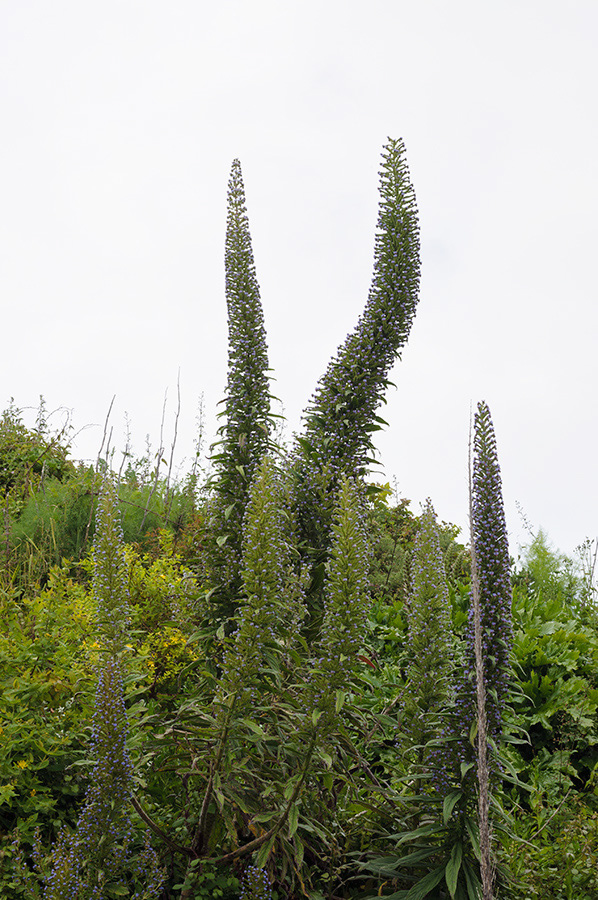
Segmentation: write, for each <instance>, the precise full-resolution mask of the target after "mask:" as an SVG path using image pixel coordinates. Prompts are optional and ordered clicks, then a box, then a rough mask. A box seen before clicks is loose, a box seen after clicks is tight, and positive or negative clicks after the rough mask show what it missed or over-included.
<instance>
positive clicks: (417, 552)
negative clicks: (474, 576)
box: [401, 500, 453, 763]
mask: <svg viewBox="0 0 598 900" xmlns="http://www.w3.org/2000/svg"><path fill="white" fill-rule="evenodd" d="M411 568H412V579H411V580H412V586H411V596H410V608H409V659H410V663H409V667H408V669H407V679H408V684H407V688H406V691H405V703H404V708H403V717H402V723H401V731H402V735H401V741H402V742H404V741H405V740H406V739H407V740H408V741H409V744H410V745H411V746H412V747H418V748H423V745H425V744H426V742H427V741H429V740H430V739H431V738H433V737H435V736H437V735H438V734H439V733H440V730H441V729H440V721H439V720H440V718H441V716H442V713H443V711H444V709H445V708H446V705H447V702H448V701H449V700H450V699H451V694H452V682H451V677H450V675H451V669H452V663H451V659H452V656H453V652H452V651H453V647H452V640H451V618H450V602H449V594H448V585H447V580H446V573H445V569H444V560H443V558H442V549H441V547H440V536H439V533H438V525H437V523H436V514H435V513H434V508H433V506H432V503H431V501H430V500H428V501H427V503H426V506H425V509H424V511H423V513H422V515H421V518H420V524H419V529H418V531H417V534H416V536H415V546H414V550H413V563H412V567H411ZM418 760H419V761H420V762H421V763H424V762H425V754H424V752H423V749H422V750H418Z"/></svg>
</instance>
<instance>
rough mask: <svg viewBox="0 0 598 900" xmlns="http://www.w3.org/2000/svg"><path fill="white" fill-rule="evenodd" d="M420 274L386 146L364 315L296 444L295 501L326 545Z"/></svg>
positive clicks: (365, 455) (361, 454)
mask: <svg viewBox="0 0 598 900" xmlns="http://www.w3.org/2000/svg"><path fill="white" fill-rule="evenodd" d="M419 278H420V259H419V225H418V215H417V207H416V202H415V193H414V190H413V187H412V185H411V182H410V180H409V171H408V169H407V163H406V161H405V147H404V145H403V142H402V141H401V140H391V139H389V141H388V143H387V144H386V146H385V147H384V152H383V154H382V169H381V173H380V204H379V212H378V231H377V234H376V241H375V248H374V273H373V278H372V285H371V288H370V292H369V297H368V300H367V304H366V307H365V310H364V312H363V315H362V316H361V318H360V319H359V321H358V323H357V326H356V328H355V330H354V331H353V332H352V334H350V335H349V336H348V337H347V338H346V340H345V342H344V344H343V345H342V346H341V347H340V348H339V350H338V351H337V353H336V356H335V357H334V358H333V359H332V360H331V362H330V363H329V365H328V368H327V370H326V372H325V374H324V375H323V376H322V378H321V379H320V382H319V384H318V386H317V388H316V391H315V393H314V395H313V397H312V400H311V403H310V406H309V407H308V409H307V411H306V416H305V418H306V428H305V431H304V435H303V437H301V438H299V440H298V446H297V449H296V470H297V479H298V500H299V507H300V513H301V517H302V520H303V521H302V525H303V530H304V533H305V537H306V539H307V540H308V542H309V543H311V545H312V546H317V545H318V543H320V542H321V541H322V540H323V541H324V543H325V542H326V535H327V533H328V532H329V526H330V520H331V512H332V504H333V502H334V501H333V497H334V494H335V491H336V488H337V486H338V479H339V476H340V474H341V473H346V474H348V475H361V474H363V473H364V472H365V471H366V469H367V467H368V464H369V461H370V460H369V455H370V453H371V450H372V439H371V436H372V432H373V431H376V430H378V429H379V428H380V423H382V424H385V423H384V421H383V420H382V419H380V418H379V417H378V416H377V415H376V410H377V408H378V406H379V405H380V403H381V402H382V400H383V397H384V392H385V390H386V388H387V386H388V375H389V373H390V369H391V368H392V365H393V363H394V362H395V361H396V359H397V357H398V355H399V351H400V348H401V347H402V346H403V345H404V344H405V343H406V341H407V338H408V336H409V331H410V329H411V323H412V321H413V318H414V316H415V310H416V305H417V300H418V292H419Z"/></svg>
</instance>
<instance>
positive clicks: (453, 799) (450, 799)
mask: <svg viewBox="0 0 598 900" xmlns="http://www.w3.org/2000/svg"><path fill="white" fill-rule="evenodd" d="M462 796H463V791H451V793H450V794H447V795H446V797H445V798H444V802H443V804H442V818H443V820H444V824H445V825H447V824H448V820H449V819H450V817H451V815H452V812H453V810H454V808H455V805H456V804H457V803H458V802H459V800H460V799H461V797H462Z"/></svg>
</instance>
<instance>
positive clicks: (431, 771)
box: [0, 141, 598, 900]
mask: <svg viewBox="0 0 598 900" xmlns="http://www.w3.org/2000/svg"><path fill="white" fill-rule="evenodd" d="M418 282H419V237H418V227H417V212H416V208H415V198H414V195H413V189H412V187H411V184H410V182H409V176H408V172H407V167H406V164H405V159H404V147H403V145H402V143H401V142H400V141H389V143H388V144H387V146H386V147H385V149H384V154H383V163H382V174H381V196H380V212H379V230H378V234H377V237H376V246H375V258H374V277H373V282H372V289H371V291H370V295H369V298H368V301H367V304H366V308H365V311H364V314H363V316H362V317H361V318H360V320H359V322H358V324H357V327H356V329H355V330H354V332H353V333H352V334H351V335H349V337H348V338H347V340H346V341H345V343H344V344H343V346H342V347H341V348H340V349H339V351H338V353H337V355H336V356H335V357H334V359H333V360H332V361H331V363H330V365H329V366H328V369H327V371H326V372H325V374H324V376H323V377H322V379H321V380H320V382H319V384H318V387H317V389H316V392H315V394H314V396H313V398H312V402H311V405H310V407H309V409H308V411H307V414H306V425H305V430H304V432H303V434H302V435H301V436H299V437H298V438H297V441H296V445H295V449H294V451H293V452H292V453H291V454H290V455H289V457H288V458H286V459H285V458H284V456H283V454H282V452H281V451H280V450H277V449H276V448H275V447H274V444H273V440H272V437H271V431H272V415H271V412H270V400H271V397H270V393H269V384H268V360H267V351H266V343H265V332H264V327H263V315H262V310H261V302H260V297H259V288H258V285H257V279H256V275H255V265H254V262H253V253H252V248H251V240H250V236H249V226H248V220H247V215H246V210H245V198H244V189H243V183H242V178H241V170H240V165H239V163H238V162H237V161H235V162H234V163H233V169H232V172H231V179H230V183H229V197H228V226H227V238H226V295H227V303H228V313H229V378H228V383H227V395H226V398H225V401H224V405H225V407H224V416H225V424H224V425H223V427H222V429H221V431H220V438H221V441H220V443H219V444H218V445H217V452H216V455H215V456H214V457H213V459H214V461H215V474H214V478H213V479H212V481H211V483H210V482H209V483H208V484H207V485H205V486H202V485H200V484H199V476H198V468H197V462H196V463H194V465H193V469H192V471H191V473H189V475H188V477H187V478H186V479H185V480H184V481H183V482H182V483H179V484H172V483H171V481H170V478H169V477H166V478H162V477H161V471H160V464H161V460H162V456H161V453H159V454H158V456H157V457H156V460H157V461H156V465H155V467H154V468H153V469H152V465H151V463H150V459H151V457H150V453H149V451H148V454H147V456H146V457H145V458H144V459H142V460H136V459H133V458H132V457H130V455H129V453H128V451H127V452H126V454H125V456H126V457H128V460H129V464H128V466H127V468H126V470H125V471H124V474H123V475H122V479H121V478H120V476H119V480H120V484H119V487H118V492H117V491H116V486H115V484H114V483H113V481H112V480H111V479H110V478H109V477H108V478H107V480H106V481H105V482H104V488H103V494H102V496H101V498H100V503H99V511H98V495H99V490H100V482H101V476H100V474H99V473H98V472H96V471H95V470H94V469H92V468H87V469H86V468H84V467H79V468H75V467H74V466H73V465H72V463H70V462H69V460H68V454H67V449H68V447H67V440H66V436H65V435H66V431H64V430H63V432H62V433H58V434H50V433H49V431H48V428H47V424H46V415H45V412H44V410H43V407H42V410H41V411H40V415H39V417H38V422H37V424H36V426H35V428H34V429H27V428H26V427H25V426H24V425H23V421H22V418H21V414H20V411H19V410H17V409H15V408H14V406H11V407H10V408H9V410H8V411H7V412H5V414H4V416H3V418H2V420H1V421H0V506H1V512H2V526H3V532H2V543H1V545H0V554H1V567H0V619H1V621H2V623H3V625H5V628H4V629H3V630H2V633H1V634H0V740H1V744H0V746H1V747H2V751H1V753H0V896H1V897H2V898H3V900H5V898H6V900H17V898H28V900H39V898H41V897H43V900H59V898H60V900H62V898H64V897H66V896H67V895H68V896H69V898H70V897H71V896H72V897H73V898H75V897H77V898H81V900H82V898H84V897H89V898H90V900H91V898H92V897H93V898H98V900H111V898H117V897H124V896H131V897H132V898H136V900H141V898H144V897H145V898H148V900H149V898H150V897H152V896H153V897H157V896H158V894H160V898H161V900H192V898H194V897H202V898H205V900H207V898H211V897H222V898H223V900H237V897H239V895H240V896H241V897H242V898H243V900H270V898H273V900H277V898H278V900H279V898H281V897H283V896H284V897H288V898H289V900H296V898H298V897H309V898H311V900H324V897H334V898H337V900H339V898H340V900H342V898H345V900H346V898H349V897H353V896H361V897H368V896H373V895H376V896H378V897H387V898H388V900H390V898H395V900H416V898H426V897H427V898H430V900H431V898H440V897H443V898H448V897H451V898H452V900H474V898H479V897H481V892H482V889H481V881H482V879H481V858H482V853H481V846H480V845H481V844H482V843H483V837H484V835H483V828H481V827H480V822H481V818H482V817H481V816H480V814H479V812H478V806H477V799H478V798H477V794H476V778H475V776H476V762H475V753H474V747H475V743H476V740H477V742H478V745H480V746H483V745H484V744H485V742H484V741H483V740H481V741H480V740H479V733H480V728H479V724H478V722H476V713H475V708H474V704H473V685H474V681H475V679H474V675H473V669H472V660H473V651H472V650H471V646H472V644H471V639H472V628H471V617H472V610H471V602H470V598H471V582H472V567H471V566H470V560H471V554H470V550H469V549H468V548H465V547H464V546H462V545H461V544H459V543H458V541H457V537H458V530H457V529H456V528H454V527H453V526H450V525H447V524H445V523H440V524H439V523H437V522H436V520H435V516H434V512H433V509H432V506H431V504H428V506H427V507H426V508H425V509H424V511H423V512H422V514H421V515H420V516H414V515H413V514H412V513H411V511H410V510H409V508H408V503H407V501H401V502H400V503H397V504H396V505H395V506H392V505H390V504H389V496H390V495H391V493H392V492H391V489H390V487H389V486H388V485H384V486H379V485H365V484H364V482H363V475H364V473H365V472H366V470H367V467H368V466H369V464H370V462H371V452H372V446H373V445H372V435H373V434H374V432H375V431H376V430H377V429H379V428H380V427H382V425H383V424H385V423H384V422H383V420H382V419H381V418H380V417H379V416H377V409H378V406H379V404H380V403H381V402H382V401H383V399H384V392H385V390H386V388H387V385H388V380H387V379H388V375H389V372H390V368H391V366H392V364H393V363H394V361H395V360H396V359H397V357H398V355H399V352H400V349H401V347H402V346H403V345H404V343H405V341H406V340H407V337H408V335H409V330H410V326H411V322H412V319H413V316H414V314H415V309H416V303H417V290H418ZM475 450H476V457H477V461H476V473H475V477H474V504H473V512H474V550H475V558H476V562H477V566H473V581H474V582H475V581H476V578H477V580H478V582H479V585H478V586H479V588H480V591H479V594H480V598H481V620H482V626H483V628H482V632H483V634H482V637H483V640H482V645H481V646H482V654H481V656H482V667H483V669H484V672H485V678H484V679H483V683H484V685H485V687H486V688H487V698H488V708H489V710H490V718H491V722H490V724H491V730H492V735H493V739H494V743H495V744H497V747H496V751H497V754H498V756H497V762H498V763H499V765H498V766H497V767H496V774H495V777H494V781H493V782H492V796H491V802H492V808H491V811H492V817H493V820H494V842H493V849H494V851H495V852H497V853H498V855H499V862H500V864H501V865H500V866H499V867H498V869H497V881H496V886H497V888H498V891H499V894H500V896H509V897H513V898H514V900H535V898H540V897H542V898H544V897H555V898H557V900H560V898H579V900H586V898H590V897H594V896H595V895H596V890H597V885H596V875H595V872H596V859H595V856H596V853H595V846H596V840H597V835H596V824H597V823H596V809H597V806H596V802H597V801H596V772H597V771H598V754H597V751H596V747H597V746H598V734H597V728H598V726H597V724H596V722H597V715H596V714H597V711H598V675H597V672H598V634H597V631H596V624H597V620H596V610H595V607H594V606H593V597H594V587H593V586H594V563H595V556H592V553H593V550H592V547H593V545H592V543H591V542H586V544H585V545H583V553H584V554H585V555H584V556H583V559H582V567H581V568H580V567H576V566H575V565H574V564H573V563H572V562H571V561H569V560H568V559H567V558H565V557H563V556H561V555H560V554H557V553H555V552H554V551H553V550H551V548H550V547H549V545H548V543H547V541H546V539H545V538H544V536H543V535H542V534H539V535H538V536H537V538H536V539H535V540H534V542H533V543H532V545H531V546H530V548H528V550H527V552H526V554H525V556H524V558H523V560H522V562H521V565H520V567H519V570H518V571H517V572H516V573H515V577H514V592H513V605H512V614H513V623H514V629H513V644H512V648H513V650H512V656H511V652H510V648H511V632H510V625H509V622H510V613H511V602H510V600H511V597H510V580H509V560H508V552H507V550H506V541H505V540H504V538H505V534H506V531H505V527H504V519H502V518H501V515H500V513H501V509H502V506H501V500H500V479H499V472H498V462H497V458H496V447H495V442H494V434H493V429H492V425H491V422H490V419H489V411H488V409H487V407H486V406H485V405H484V404H483V405H481V406H480V407H479V408H478V416H477V418H476V444H475ZM103 468H104V469H106V470H107V469H108V464H105V465H104V467H103ZM123 470H124V464H123V467H122V468H121V471H123ZM120 521H122V533H121V531H120V524H119V522H120ZM94 530H95V531H96V543H95V547H94V548H93V550H92V549H91V548H90V546H89V536H90V534H92V533H93V532H94ZM468 647H469V649H468ZM512 661H513V662H514V665H515V667H514V672H513V671H511V662H512ZM468 669H469V671H468ZM96 674H97V679H96ZM457 677H458V683H460V684H465V685H466V686H467V690H464V691H461V692H459V691H455V690H454V682H455V680H457ZM96 680H97V687H95V685H96ZM478 683H480V681H479V680H478ZM94 687H95V699H94ZM471 726H473V727H471ZM482 731H483V729H482ZM503 738H504V741H503ZM86 774H89V775H90V777H88V778H85V775H86ZM482 825H483V823H482ZM146 826H147V827H148V828H149V829H150V830H151V832H152V839H153V840H155V841H156V842H158V843H159V846H160V848H161V849H160V853H161V862H162V863H163V864H164V865H165V867H166V869H167V875H166V876H164V872H163V871H162V869H161V865H160V864H159V863H158V860H157V859H156V854H155V853H154V851H153V850H152V848H151V846H150V843H149V839H148V835H147V833H146V831H145V828H146ZM501 866H503V867H505V868H504V870H503V868H501ZM509 868H510V870H511V872H512V873H513V875H508V874H507V872H508V869H509ZM500 892H502V893H500Z"/></svg>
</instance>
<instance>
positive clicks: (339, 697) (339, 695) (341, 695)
mask: <svg viewBox="0 0 598 900" xmlns="http://www.w3.org/2000/svg"><path fill="white" fill-rule="evenodd" d="M344 705H345V692H344V691H337V692H336V704H335V708H336V711H337V713H339V712H340V711H341V709H342V708H343V706H344Z"/></svg>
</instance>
